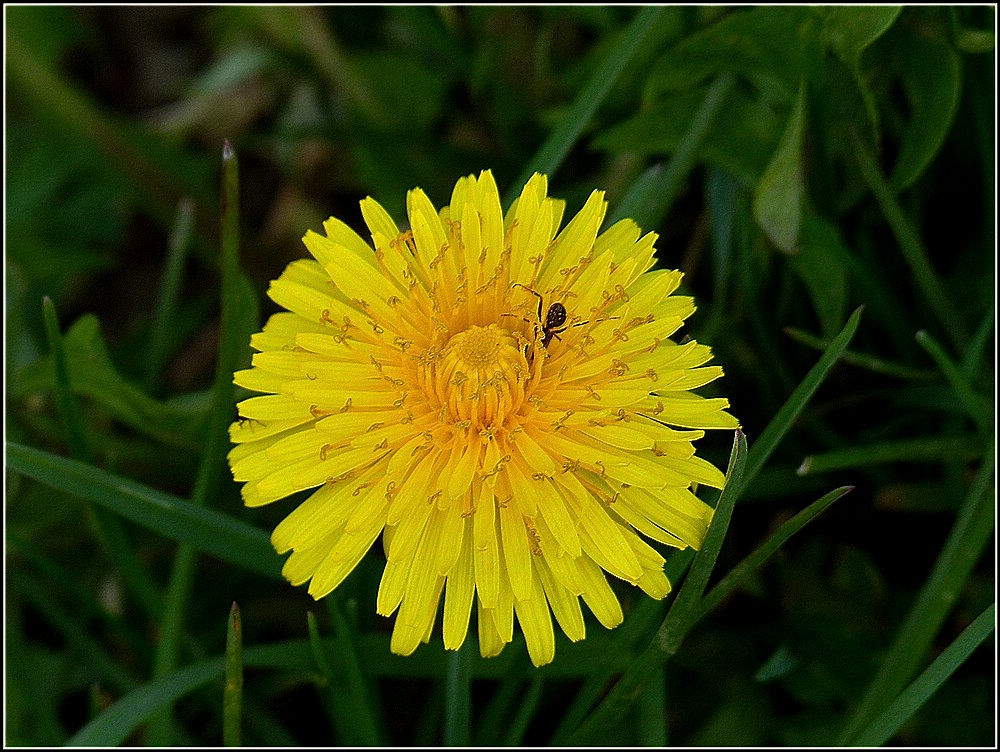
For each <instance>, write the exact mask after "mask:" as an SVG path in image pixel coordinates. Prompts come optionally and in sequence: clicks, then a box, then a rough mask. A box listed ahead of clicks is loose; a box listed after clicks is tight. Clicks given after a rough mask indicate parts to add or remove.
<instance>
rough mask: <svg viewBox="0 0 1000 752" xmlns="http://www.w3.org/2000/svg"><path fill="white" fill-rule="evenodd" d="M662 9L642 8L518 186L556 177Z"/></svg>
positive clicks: (513, 196) (512, 196) (511, 198)
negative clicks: (543, 176)
mask: <svg viewBox="0 0 1000 752" xmlns="http://www.w3.org/2000/svg"><path fill="white" fill-rule="evenodd" d="M662 12H663V8H661V7H656V6H649V7H645V8H642V9H641V10H639V12H638V13H637V14H636V16H635V18H633V19H632V23H630V24H629V25H628V27H627V28H626V29H625V30H624V31H623V32H622V34H621V37H620V38H619V40H618V44H616V45H615V46H614V47H613V48H612V49H611V51H610V52H609V54H608V56H607V57H606V58H605V59H604V61H603V62H602V63H601V65H600V66H599V67H598V69H597V70H596V71H595V73H594V75H593V77H592V78H591V79H590V81H588V82H587V85H586V86H584V87H583V89H582V90H581V91H580V93H579V95H577V98H576V99H575V100H574V101H573V104H571V105H570V107H569V110H568V111H567V112H566V114H565V115H564V116H563V119H562V122H561V123H560V124H559V126H558V127H557V128H556V129H555V130H554V131H552V133H551V134H549V137H548V138H547V139H546V140H545V143H544V144H542V147H541V149H540V150H539V151H538V153H537V154H536V155H535V156H534V158H532V159H531V161H530V162H528V164H527V165H526V167H525V169H524V172H523V173H522V174H521V175H520V176H519V177H518V179H517V180H515V181H514V186H516V187H517V189H520V186H522V185H524V184H525V183H527V182H528V179H529V178H530V177H531V175H532V174H533V173H535V172H541V173H545V174H546V175H548V176H549V178H550V179H551V178H552V176H553V175H554V174H555V173H556V171H557V170H558V169H559V167H560V165H562V162H563V159H565V158H566V155H567V154H568V153H569V150H570V149H571V148H573V144H575V143H576V141H577V139H578V138H579V137H580V134H581V133H583V130H584V128H586V127H587V124H588V123H589V122H590V119H591V118H592V117H593V115H594V113H595V112H597V108H598V107H600V105H601V103H602V102H603V101H604V99H605V97H607V95H608V93H609V92H610V91H611V88H612V87H613V86H614V84H615V82H616V81H617V80H618V77H619V76H620V75H621V73H622V71H623V70H625V66H626V65H627V64H628V61H629V60H631V59H632V56H633V55H634V54H635V52H636V51H637V50H638V49H639V47H640V46H641V45H642V42H643V40H644V39H645V38H646V35H647V34H648V33H649V31H650V29H652V28H653V25H654V24H655V22H656V20H657V19H658V18H659V16H660V14H661V13H662ZM514 198H515V194H510V195H508V196H507V200H506V201H505V204H506V205H509V204H510V203H511V201H513V200H514Z"/></svg>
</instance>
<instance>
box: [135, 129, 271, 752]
mask: <svg viewBox="0 0 1000 752" xmlns="http://www.w3.org/2000/svg"><path fill="white" fill-rule="evenodd" d="M220 224H221V234H222V253H221V256H222V258H221V263H220V266H221V268H222V291H221V299H222V310H221V324H220V331H219V351H218V354H217V356H216V362H215V381H214V384H213V387H212V407H211V410H210V412H209V421H208V432H207V434H206V437H205V445H204V449H203V451H202V456H201V462H200V463H199V465H198V475H197V477H196V478H195V482H194V491H193V493H192V498H191V501H192V503H194V504H195V505H197V506H204V505H205V504H206V502H207V501H208V500H209V499H213V498H216V497H217V496H218V492H219V489H220V488H221V483H222V477H223V476H222V472H221V469H222V468H223V467H224V466H225V463H226V451H227V448H228V446H229V435H228V433H227V431H226V427H227V426H228V424H229V423H230V422H231V420H232V415H233V404H234V397H233V372H234V371H235V370H236V369H237V367H238V365H239V363H240V362H241V359H242V354H243V351H244V350H245V349H246V343H247V342H248V341H249V336H250V334H249V330H250V328H251V327H253V326H255V325H256V320H252V321H241V320H240V312H241V311H240V297H241V296H240V286H241V284H240V272H239V244H240V236H239V163H238V162H237V160H236V153H235V152H234V151H233V148H232V145H231V144H230V143H229V142H228V141H226V143H225V145H224V146H223V149H222V199H221V202H220ZM196 563H197V550H196V548H195V547H194V546H192V545H191V544H189V543H181V545H180V547H179V548H178V550H177V555H176V557H175V558H174V566H173V569H172V571H171V574H170V584H169V586H168V588H167V598H166V603H167V605H166V608H165V610H164V617H163V621H162V622H161V624H160V640H159V642H158V643H157V646H156V656H155V658H154V661H153V676H154V678H160V677H163V676H166V675H168V674H170V673H171V672H173V670H174V669H175V668H176V667H177V664H178V659H179V656H178V653H179V646H180V638H181V632H182V630H183V623H184V618H185V615H186V614H187V604H188V600H189V597H190V594H191V589H192V587H193V585H194V577H195V565H196ZM166 720H167V719H166V714H165V715H164V717H163V718H157V719H155V720H154V722H153V723H151V724H150V727H149V741H150V743H151V744H152V745H153V746H168V745H170V744H171V743H172V740H171V739H170V738H169V737H168V736H167V735H166V734H167V731H166V728H167V726H166Z"/></svg>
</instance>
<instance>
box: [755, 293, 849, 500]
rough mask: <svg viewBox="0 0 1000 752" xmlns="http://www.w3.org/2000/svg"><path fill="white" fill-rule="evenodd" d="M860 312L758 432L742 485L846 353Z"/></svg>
mask: <svg viewBox="0 0 1000 752" xmlns="http://www.w3.org/2000/svg"><path fill="white" fill-rule="evenodd" d="M862 310H863V308H858V309H857V310H855V311H854V313H852V314H851V317H850V318H849V319H848V320H847V324H845V325H844V328H843V329H842V330H841V331H840V334H838V335H837V336H836V337H834V338H833V339H832V340H831V341H830V346H829V347H828V348H827V349H826V351H825V352H824V353H823V355H822V356H821V357H820V359H819V361H818V362H817V363H816V365H814V366H813V367H812V368H811V369H810V370H809V373H807V374H806V377H805V378H804V379H802V381H801V383H800V384H799V385H798V386H797V387H795V390H794V391H793V392H792V394H791V396H789V398H788V399H787V400H786V401H785V404H783V405H782V406H781V409H779V410H778V412H777V414H776V415H775V416H774V418H773V419H772V420H771V422H770V423H768V424H767V428H765V429H764V430H763V431H762V432H761V434H760V438H758V439H757V441H755V442H754V443H753V445H752V446H751V447H750V452H749V455H748V457H747V466H746V470H745V471H744V474H743V483H744V484H745V485H749V483H750V482H751V481H752V480H753V479H754V477H756V475H757V473H759V472H760V470H761V468H762V467H764V464H765V463H766V462H767V460H768V459H769V458H770V456H771V454H773V453H774V450H775V449H777V447H778V445H779V444H780V443H781V441H782V439H784V438H785V434H787V433H788V430H789V429H790V428H791V427H792V424H793V423H794V422H795V419H796V418H797V417H798V416H799V413H801V412H802V409H803V408H804V407H805V406H806V404H808V402H809V400H810V399H811V398H812V396H813V394H815V393H816V390H817V389H818V388H819V385H820V384H822V383H823V380H824V379H825V378H826V375H827V374H828V373H829V372H830V369H831V368H833V365H834V363H836V362H837V360H838V359H839V358H840V356H841V355H843V354H844V351H845V350H847V346H848V345H849V344H850V342H851V339H852V338H853V337H854V333H855V332H856V331H857V330H858V324H859V323H860V321H861V311H862Z"/></svg>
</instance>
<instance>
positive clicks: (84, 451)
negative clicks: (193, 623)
mask: <svg viewBox="0 0 1000 752" xmlns="http://www.w3.org/2000/svg"><path fill="white" fill-rule="evenodd" d="M42 315H43V318H44V319H45V335H46V338H47V339H48V345H49V351H50V353H51V355H52V364H53V370H54V372H55V392H56V405H57V409H58V411H59V416H60V418H62V422H63V426H64V427H65V430H66V438H67V442H68V443H69V447H70V453H71V454H72V455H73V457H74V458H75V459H78V460H80V461H82V462H87V463H92V462H93V461H94V453H93V451H91V448H90V445H89V443H88V442H87V439H86V435H85V431H84V422H83V414H82V413H81V411H80V405H79V403H78V402H77V401H76V397H75V395H74V394H73V390H72V387H71V386H70V379H69V368H68V365H67V358H66V350H65V348H64V346H63V338H62V334H61V333H60V329H59V320H58V318H57V316H56V309H55V306H54V305H53V304H52V301H51V300H50V299H49V298H48V296H46V297H45V298H44V300H43V301H42ZM87 511H88V516H89V517H90V518H91V521H92V523H93V526H94V528H95V530H96V532H97V535H98V537H99V538H100V541H101V543H102V544H103V545H104V548H105V549H106V550H107V552H108V555H109V556H110V558H111V560H112V561H113V562H114V563H115V565H116V567H117V570H118V572H120V573H121V576H122V581H123V582H124V583H125V586H126V587H127V588H128V590H129V592H130V593H132V594H133V595H135V596H136V598H137V599H138V600H139V602H140V603H141V604H142V605H143V606H144V607H145V609H146V612H147V613H148V614H149V615H150V616H152V617H154V618H155V617H158V616H159V615H160V613H161V612H162V610H163V599H162V597H161V595H160V591H159V589H158V588H157V586H156V584H155V583H154V582H153V580H152V579H151V578H150V577H149V575H148V574H146V571H145V570H144V569H143V568H142V566H141V565H140V564H139V560H138V557H137V556H136V553H135V549H134V548H133V547H132V545H131V543H130V542H129V540H128V536H127V535H126V533H125V530H124V528H123V527H122V524H121V520H119V519H118V518H117V517H115V516H114V515H112V514H109V513H108V512H106V511H105V510H103V509H101V508H95V507H93V506H91V505H88V508H87Z"/></svg>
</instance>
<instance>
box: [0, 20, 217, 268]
mask: <svg viewBox="0 0 1000 752" xmlns="http://www.w3.org/2000/svg"><path fill="white" fill-rule="evenodd" d="M4 42H5V48H6V49H5V52H6V61H7V73H8V75H9V79H8V81H9V82H10V84H11V85H12V86H13V87H14V88H15V89H16V90H17V91H18V92H19V94H20V100H21V101H23V102H25V104H27V105H28V106H30V108H31V110H32V112H33V113H34V114H35V115H36V116H37V119H38V121H39V122H40V123H41V124H43V126H44V127H46V128H49V129H52V131H53V132H54V133H57V134H59V137H60V138H64V139H67V140H81V141H85V142H88V143H91V144H93V145H94V146H96V147H97V149H98V150H99V151H100V152H101V154H102V155H104V157H105V158H106V161H107V165H108V167H109V168H110V169H111V170H114V172H115V173H117V175H118V176H120V177H121V179H122V180H123V181H124V182H125V184H126V185H129V186H131V187H132V189H133V191H134V197H133V200H134V201H136V202H137V203H138V204H140V205H141V206H143V207H144V208H145V209H146V210H147V211H149V212H150V213H151V214H152V215H153V216H154V217H156V218H157V219H158V220H159V221H161V222H162V223H163V226H165V227H166V226H169V225H170V222H171V220H172V218H173V214H174V211H175V209H176V206H177V202H178V201H179V200H180V198H181V197H182V196H193V197H194V200H195V202H196V203H198V204H202V205H207V204H208V203H209V202H210V200H211V196H210V195H209V193H208V192H207V191H206V190H205V188H206V183H204V182H203V181H202V179H201V178H202V177H203V175H202V174H198V173H199V172H200V169H199V168H200V167H201V165H199V164H197V163H196V161H195V159H194V158H193V157H192V156H191V155H184V154H183V153H182V152H180V151H178V150H176V149H174V148H173V147H171V146H168V145H166V144H165V143H163V142H162V141H156V140H154V139H152V138H150V137H149V136H148V135H146V134H144V133H142V132H141V131H138V130H136V129H134V128H130V127H129V126H127V125H125V124H123V123H122V122H121V121H119V120H118V119H116V118H113V117H110V116H108V115H107V114H106V113H105V112H104V111H102V110H101V108H100V106H99V105H98V104H97V103H96V102H95V101H94V100H93V99H91V98H90V97H89V96H88V95H86V94H84V93H83V92H82V89H81V88H80V87H79V86H75V85H73V84H71V83H70V82H69V81H67V80H66V79H65V78H64V77H62V76H61V75H60V74H59V73H58V72H57V71H56V70H54V69H53V67H51V66H49V65H47V64H46V63H45V62H44V60H43V59H42V57H41V56H40V55H39V54H38V53H37V51H36V50H34V49H32V48H31V46H30V45H29V43H27V42H26V41H25V40H24V39H22V38H21V35H20V34H19V33H17V31H16V29H13V30H12V33H9V34H6V35H5V39H4ZM196 238H197V240H198V242H199V245H200V246H201V248H202V249H207V248H210V247H211V243H210V242H209V241H208V240H207V239H206V237H205V236H204V235H202V236H201V237H198V236H197V235H196Z"/></svg>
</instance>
